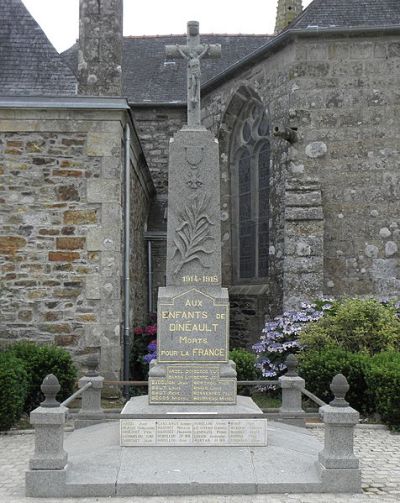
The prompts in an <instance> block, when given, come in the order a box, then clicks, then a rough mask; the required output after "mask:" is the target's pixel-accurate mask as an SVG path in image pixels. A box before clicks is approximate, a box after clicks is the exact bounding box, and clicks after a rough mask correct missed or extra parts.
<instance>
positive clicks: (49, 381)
mask: <svg viewBox="0 0 400 503" xmlns="http://www.w3.org/2000/svg"><path fill="white" fill-rule="evenodd" d="M40 389H41V390H42V393H43V395H44V398H45V399H44V401H43V402H41V404H40V406H41V407H48V408H50V407H59V406H60V403H59V402H57V400H56V395H57V393H58V392H59V391H60V389H61V386H60V383H59V382H58V379H57V377H56V376H55V375H54V374H48V375H47V376H46V377H45V378H44V379H43V382H42V385H41V386H40Z"/></svg>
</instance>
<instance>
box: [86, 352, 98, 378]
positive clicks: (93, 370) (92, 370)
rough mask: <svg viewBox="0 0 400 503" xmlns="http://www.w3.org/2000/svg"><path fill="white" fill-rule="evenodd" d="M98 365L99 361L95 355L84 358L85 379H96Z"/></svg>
mask: <svg viewBox="0 0 400 503" xmlns="http://www.w3.org/2000/svg"><path fill="white" fill-rule="evenodd" d="M98 365H99V359H98V357H97V355H96V354H91V355H89V356H88V357H87V358H86V366H87V368H88V371H87V373H86V376H87V377H98V375H99V373H98V372H97V367H98Z"/></svg>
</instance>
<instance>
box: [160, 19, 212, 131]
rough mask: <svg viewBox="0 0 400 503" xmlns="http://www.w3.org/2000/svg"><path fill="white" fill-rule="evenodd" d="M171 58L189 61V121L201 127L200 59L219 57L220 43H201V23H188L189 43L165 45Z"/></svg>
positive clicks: (189, 124) (189, 123)
mask: <svg viewBox="0 0 400 503" xmlns="http://www.w3.org/2000/svg"><path fill="white" fill-rule="evenodd" d="M165 52H166V55H167V56H168V57H170V58H174V59H177V58H184V59H185V60H186V61H187V123H188V126H194V127H199V126H201V123H200V76H201V71H200V60H201V58H219V57H220V56H221V46H220V44H200V35H199V23H198V21H189V22H188V24H187V44H186V45H178V44H176V45H167V46H165Z"/></svg>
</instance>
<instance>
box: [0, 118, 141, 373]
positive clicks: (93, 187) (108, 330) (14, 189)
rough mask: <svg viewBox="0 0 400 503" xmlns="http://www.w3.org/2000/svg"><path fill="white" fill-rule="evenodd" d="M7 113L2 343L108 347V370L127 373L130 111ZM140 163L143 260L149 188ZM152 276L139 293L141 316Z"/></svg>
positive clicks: (3, 132) (79, 352)
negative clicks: (126, 139)
mask: <svg viewBox="0 0 400 503" xmlns="http://www.w3.org/2000/svg"><path fill="white" fill-rule="evenodd" d="M0 119H1V120H0V173H1V177H2V180H3V183H4V184H3V187H2V193H1V209H0V215H1V223H2V225H1V233H0V234H1V235H0V261H1V269H2V275H1V298H2V306H1V317H2V321H1V323H0V327H1V328H0V343H1V344H7V343H11V342H13V341H15V340H18V339H32V340H35V341H37V342H39V343H41V342H51V343H55V344H57V345H60V346H64V347H66V348H67V349H68V350H69V351H70V352H71V353H72V355H73V357H74V359H75V360H76V361H77V362H78V363H80V362H81V361H82V360H83V359H84V358H86V355H87V354H88V353H91V352H101V369H102V371H103V372H104V374H105V375H107V376H108V377H113V378H118V377H119V375H120V374H119V372H120V368H121V346H120V342H121V341H120V339H121V333H120V324H121V321H122V300H121V288H122V283H121V277H122V248H121V246H122V228H123V214H122V194H121V187H122V182H123V170H122V165H121V159H122V155H123V127H124V123H125V121H126V118H125V112H122V111H121V112H120V111H113V110H106V111H79V110H64V109H63V110H37V109H35V110H23V109H19V110H18V109H17V110H7V109H1V110H0ZM132 148H133V150H134V151H135V153H136V155H137V156H138V155H139V153H138V152H137V149H138V146H137V145H134V146H133V147H132ZM135 162H136V161H135ZM132 172H133V176H132V185H133V192H134V197H135V198H136V203H135V204H139V205H140V209H139V211H136V212H134V213H133V215H132V234H133V235H134V241H135V250H134V253H135V257H136V259H137V260H138V263H139V264H142V266H143V263H144V260H145V258H144V243H143V239H142V233H143V231H142V229H143V227H144V223H145V220H146V210H147V206H148V204H149V203H148V199H149V188H148V187H147V188H146V181H145V180H144V179H143V178H142V179H139V177H138V173H139V169H138V168H136V170H132ZM138 229H141V230H140V232H139V231H138ZM136 276H138V275H136ZM135 279H136V280H138V281H143V278H142V277H141V276H140V278H139V277H135ZM145 285H146V283H145V282H144V283H143V288H142V289H138V290H137V291H138V292H139V293H138V294H136V298H135V304H136V311H135V317H136V318H140V319H142V318H143V316H144V312H145V299H146V286H145ZM140 292H141V293H140Z"/></svg>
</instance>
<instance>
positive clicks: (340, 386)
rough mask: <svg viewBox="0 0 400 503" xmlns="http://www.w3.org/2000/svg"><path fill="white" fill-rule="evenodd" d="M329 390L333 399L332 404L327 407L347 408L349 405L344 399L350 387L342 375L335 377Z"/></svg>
mask: <svg viewBox="0 0 400 503" xmlns="http://www.w3.org/2000/svg"><path fill="white" fill-rule="evenodd" d="M330 388H331V391H332V393H333V396H334V397H335V398H334V399H333V400H332V402H330V404H329V405H331V406H332V407H347V406H348V405H349V403H348V402H346V400H345V399H344V397H345V396H346V393H347V392H348V391H349V389H350V386H349V383H348V382H347V379H346V378H345V376H344V375H343V374H337V375H335V377H334V378H333V379H332V383H331V386H330Z"/></svg>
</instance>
